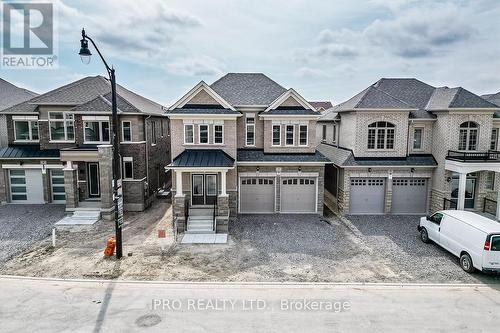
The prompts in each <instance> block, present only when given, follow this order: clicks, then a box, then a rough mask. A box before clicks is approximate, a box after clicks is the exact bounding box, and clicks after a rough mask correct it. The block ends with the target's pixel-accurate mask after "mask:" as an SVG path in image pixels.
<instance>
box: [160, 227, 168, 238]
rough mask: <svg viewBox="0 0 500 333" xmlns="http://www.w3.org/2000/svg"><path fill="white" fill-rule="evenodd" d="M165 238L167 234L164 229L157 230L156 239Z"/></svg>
mask: <svg viewBox="0 0 500 333" xmlns="http://www.w3.org/2000/svg"><path fill="white" fill-rule="evenodd" d="M165 237H167V232H166V231H165V230H164V229H160V230H158V238H165Z"/></svg>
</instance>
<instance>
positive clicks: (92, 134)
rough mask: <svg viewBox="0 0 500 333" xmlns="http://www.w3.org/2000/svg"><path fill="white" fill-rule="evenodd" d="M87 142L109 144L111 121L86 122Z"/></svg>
mask: <svg viewBox="0 0 500 333" xmlns="http://www.w3.org/2000/svg"><path fill="white" fill-rule="evenodd" d="M84 127H85V142H86V143H92V142H109V121H86V122H85V123H84Z"/></svg>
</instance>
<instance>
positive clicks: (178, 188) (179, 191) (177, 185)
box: [175, 170, 184, 197]
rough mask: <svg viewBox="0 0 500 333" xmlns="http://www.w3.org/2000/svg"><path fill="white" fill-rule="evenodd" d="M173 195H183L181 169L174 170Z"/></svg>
mask: <svg viewBox="0 0 500 333" xmlns="http://www.w3.org/2000/svg"><path fill="white" fill-rule="evenodd" d="M175 196H176V197H183V196H184V194H183V193H182V171H177V170H176V171H175Z"/></svg>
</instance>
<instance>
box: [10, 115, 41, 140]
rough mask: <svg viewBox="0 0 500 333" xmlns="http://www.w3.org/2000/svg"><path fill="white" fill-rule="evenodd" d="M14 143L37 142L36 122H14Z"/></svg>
mask: <svg viewBox="0 0 500 333" xmlns="http://www.w3.org/2000/svg"><path fill="white" fill-rule="evenodd" d="M14 140H15V141H38V121H37V120H14Z"/></svg>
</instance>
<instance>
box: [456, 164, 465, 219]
mask: <svg viewBox="0 0 500 333" xmlns="http://www.w3.org/2000/svg"><path fill="white" fill-rule="evenodd" d="M466 184H467V174H466V173H460V174H459V176H458V202H457V209H458V210H464V209H465V186H466Z"/></svg>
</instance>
